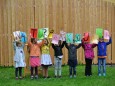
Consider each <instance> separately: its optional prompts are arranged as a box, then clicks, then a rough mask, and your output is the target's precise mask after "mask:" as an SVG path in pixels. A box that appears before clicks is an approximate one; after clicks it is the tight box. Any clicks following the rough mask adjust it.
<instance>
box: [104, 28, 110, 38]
mask: <svg viewBox="0 0 115 86" xmlns="http://www.w3.org/2000/svg"><path fill="white" fill-rule="evenodd" d="M109 38H110V34H109V31H108V30H104V39H107V40H109Z"/></svg>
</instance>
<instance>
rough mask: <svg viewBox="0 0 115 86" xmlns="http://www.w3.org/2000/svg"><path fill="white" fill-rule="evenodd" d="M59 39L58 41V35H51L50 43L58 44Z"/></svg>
mask: <svg viewBox="0 0 115 86" xmlns="http://www.w3.org/2000/svg"><path fill="white" fill-rule="evenodd" d="M59 39H60V36H59V35H57V34H53V38H52V43H53V44H58V41H59Z"/></svg>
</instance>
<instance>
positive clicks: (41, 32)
mask: <svg viewBox="0 0 115 86" xmlns="http://www.w3.org/2000/svg"><path fill="white" fill-rule="evenodd" d="M38 39H44V30H43V28H41V29H38Z"/></svg>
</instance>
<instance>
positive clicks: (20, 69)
mask: <svg viewBox="0 0 115 86" xmlns="http://www.w3.org/2000/svg"><path fill="white" fill-rule="evenodd" d="M19 76H20V77H22V67H19Z"/></svg>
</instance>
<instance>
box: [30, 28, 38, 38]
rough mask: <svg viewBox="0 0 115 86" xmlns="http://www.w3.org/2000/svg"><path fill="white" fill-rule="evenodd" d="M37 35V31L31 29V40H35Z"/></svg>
mask: <svg viewBox="0 0 115 86" xmlns="http://www.w3.org/2000/svg"><path fill="white" fill-rule="evenodd" d="M37 33H38V29H36V28H31V30H30V34H31V36H32V38H37Z"/></svg>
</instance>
